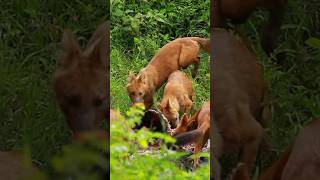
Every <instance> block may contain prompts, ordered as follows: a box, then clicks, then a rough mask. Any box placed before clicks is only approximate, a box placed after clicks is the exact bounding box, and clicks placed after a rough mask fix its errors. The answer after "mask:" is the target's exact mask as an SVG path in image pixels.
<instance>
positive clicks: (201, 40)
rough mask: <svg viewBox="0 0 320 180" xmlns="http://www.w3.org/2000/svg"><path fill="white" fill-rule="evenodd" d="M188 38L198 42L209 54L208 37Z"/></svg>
mask: <svg viewBox="0 0 320 180" xmlns="http://www.w3.org/2000/svg"><path fill="white" fill-rule="evenodd" d="M190 39H191V40H193V41H196V42H198V43H199V44H200V46H201V48H202V49H203V50H204V51H206V52H207V53H208V54H209V55H210V39H209V38H200V37H190Z"/></svg>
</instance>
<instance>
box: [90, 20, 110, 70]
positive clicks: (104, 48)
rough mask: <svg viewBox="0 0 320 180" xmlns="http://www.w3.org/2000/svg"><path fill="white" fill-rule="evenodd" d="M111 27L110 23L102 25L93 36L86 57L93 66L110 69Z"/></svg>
mask: <svg viewBox="0 0 320 180" xmlns="http://www.w3.org/2000/svg"><path fill="white" fill-rule="evenodd" d="M109 27H110V23H109V22H105V23H103V24H101V25H100V26H99V27H98V28H97V30H96V31H95V32H94V33H93V35H92V36H91V38H90V40H89V42H88V45H87V47H86V50H85V52H84V55H85V56H87V57H88V58H89V60H90V61H91V63H92V64H93V65H97V66H100V67H103V68H105V69H106V70H108V69H109V52H110V51H109V48H110V45H109V44H110V43H109Z"/></svg>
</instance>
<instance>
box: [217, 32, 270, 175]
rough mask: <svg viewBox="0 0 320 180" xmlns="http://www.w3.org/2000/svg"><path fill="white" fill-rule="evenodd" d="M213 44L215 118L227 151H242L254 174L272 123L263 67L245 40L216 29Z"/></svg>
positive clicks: (243, 160) (242, 158) (242, 160)
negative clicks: (259, 151)
mask: <svg viewBox="0 0 320 180" xmlns="http://www.w3.org/2000/svg"><path fill="white" fill-rule="evenodd" d="M213 41H214V42H215V46H213V48H212V52H213V63H212V64H211V65H212V67H211V68H212V74H211V76H212V83H211V84H212V89H213V91H212V101H213V107H214V108H213V111H212V113H213V114H212V116H213V119H215V122H216V125H217V127H218V129H219V132H220V134H221V136H222V139H223V152H224V153H225V152H228V151H227V150H229V149H230V150H238V149H241V150H242V151H241V159H240V161H241V162H243V163H245V165H246V166H247V167H248V171H249V172H251V170H252V169H253V166H254V162H255V159H256V156H257V152H258V148H259V146H260V142H261V140H262V139H263V138H265V137H266V135H265V132H264V129H263V127H266V126H267V125H268V123H269V122H270V121H271V118H270V117H271V115H270V114H271V112H270V106H269V103H268V102H267V96H266V90H265V84H264V80H263V72H262V67H261V65H259V64H258V60H257V56H256V55H255V54H254V53H253V52H252V51H251V50H250V49H249V48H248V47H247V46H246V45H245V44H244V43H242V41H241V39H239V38H237V37H235V36H234V35H232V34H231V33H229V32H227V31H226V30H223V29H213ZM211 133H214V132H211ZM249 174H250V173H249Z"/></svg>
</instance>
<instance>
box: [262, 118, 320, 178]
mask: <svg viewBox="0 0 320 180" xmlns="http://www.w3.org/2000/svg"><path fill="white" fill-rule="evenodd" d="M319 130H320V119H315V120H313V121H312V122H311V123H309V124H307V125H306V126H305V127H304V128H302V129H301V130H300V132H299V133H298V135H297V136H296V138H295V140H294V142H293V144H291V145H290V146H289V148H288V149H287V150H286V151H285V152H284V153H283V155H282V156H281V157H280V159H279V160H277V161H275V162H274V163H273V164H272V165H271V166H270V167H269V168H268V169H267V170H266V171H265V172H264V173H263V174H262V175H261V176H260V177H259V180H271V179H272V180H274V179H281V180H304V179H320V166H319V165H320V139H319V136H320V131H319Z"/></svg>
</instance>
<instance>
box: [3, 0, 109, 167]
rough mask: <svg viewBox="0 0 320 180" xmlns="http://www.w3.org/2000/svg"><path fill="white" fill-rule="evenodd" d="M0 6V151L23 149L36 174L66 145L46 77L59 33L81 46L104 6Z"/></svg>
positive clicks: (35, 0) (99, 1)
mask: <svg viewBox="0 0 320 180" xmlns="http://www.w3.org/2000/svg"><path fill="white" fill-rule="evenodd" d="M0 4H1V6H0V21H1V25H0V64H1V66H0V94H1V96H0V102H1V104H0V112H1V117H0V150H1V151H23V150H24V149H29V150H30V151H31V156H32V159H33V161H36V162H38V163H37V164H38V165H39V167H40V169H43V170H45V171H50V169H51V166H50V159H51V157H52V156H53V155H55V154H57V153H59V152H60V151H61V148H62V146H63V145H65V144H68V143H70V131H69V128H68V126H67V124H66V122H65V120H64V117H63V115H62V113H61V112H60V110H59V108H58V107H57V105H56V101H55V97H54V92H53V89H52V82H51V80H52V75H53V72H54V70H55V67H56V65H55V64H56V61H57V59H58V54H59V50H60V47H59V42H60V38H61V36H62V31H63V29H65V28H70V29H72V31H73V32H75V34H76V36H77V38H78V39H79V41H80V42H81V43H82V44H85V43H86V42H87V40H88V38H89V37H90V36H91V33H92V32H93V31H94V30H95V28H96V26H97V25H98V24H99V23H101V22H102V21H103V20H105V19H107V18H108V17H109V15H108V7H109V5H108V3H106V1H104V0H95V1H90V0H86V1H64V2H60V1H59V2H58V1H54V0H32V1H20V0H14V1H2V2H1V3H0Z"/></svg>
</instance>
